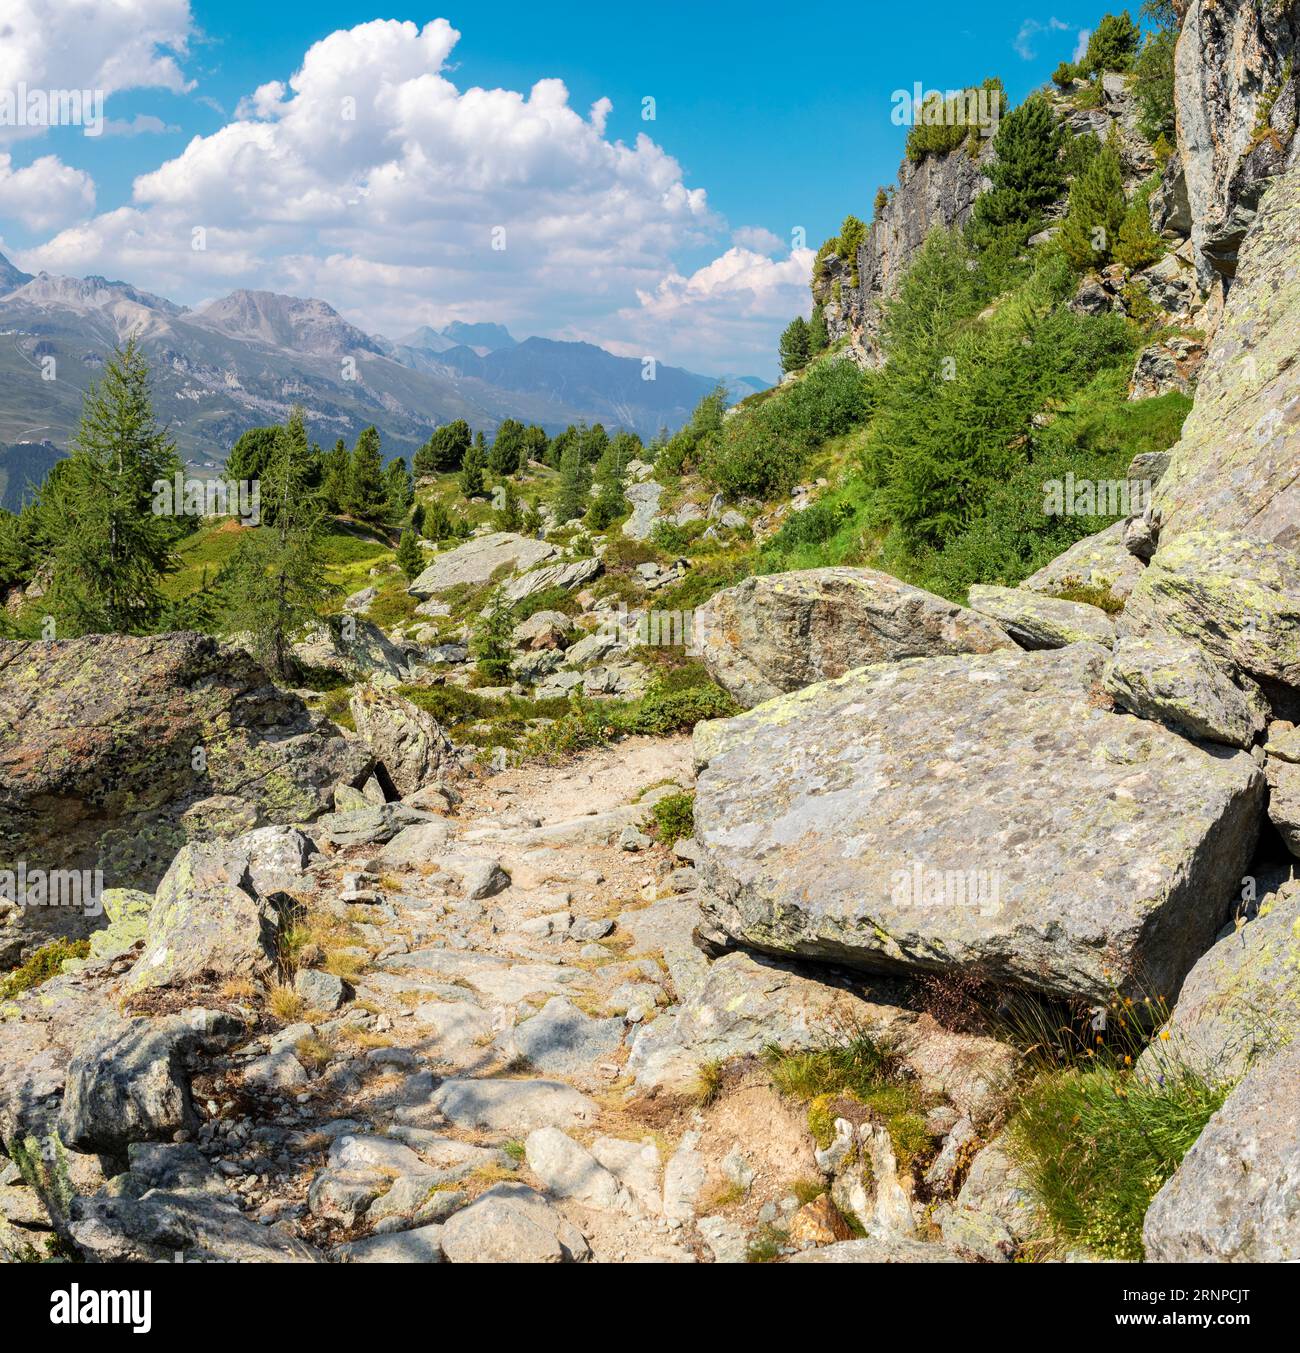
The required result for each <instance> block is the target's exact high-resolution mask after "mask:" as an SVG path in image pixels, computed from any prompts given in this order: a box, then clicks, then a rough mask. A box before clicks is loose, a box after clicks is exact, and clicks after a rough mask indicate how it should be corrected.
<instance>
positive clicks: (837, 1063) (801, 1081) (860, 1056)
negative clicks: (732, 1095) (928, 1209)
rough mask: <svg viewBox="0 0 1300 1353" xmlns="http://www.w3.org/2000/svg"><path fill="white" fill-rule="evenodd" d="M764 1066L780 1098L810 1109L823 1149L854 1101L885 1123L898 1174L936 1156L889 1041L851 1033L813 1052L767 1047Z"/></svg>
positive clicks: (916, 1096) (914, 1092) (912, 1086)
mask: <svg viewBox="0 0 1300 1353" xmlns="http://www.w3.org/2000/svg"><path fill="white" fill-rule="evenodd" d="M763 1064H764V1066H766V1068H767V1070H768V1074H769V1075H770V1076H771V1077H772V1084H773V1086H774V1087H775V1088H776V1089H777V1090H778V1091H779V1092H780V1093H781V1094H783V1095H786V1096H787V1097H789V1098H791V1099H797V1100H800V1101H802V1102H804V1103H806V1104H807V1106H808V1130H809V1132H810V1133H811V1134H812V1137H813V1140H814V1141H815V1142H816V1143H817V1145H818V1146H819V1147H821V1148H823V1149H825V1148H826V1147H828V1146H830V1144H831V1142H832V1141H833V1140H834V1137H835V1119H836V1118H837V1117H841V1116H843V1112H842V1111H843V1109H844V1108H845V1101H853V1102H856V1103H857V1104H860V1105H862V1106H863V1108H864V1109H866V1110H867V1111H868V1113H869V1116H871V1117H872V1118H874V1119H876V1120H878V1121H880V1122H883V1123H884V1125H885V1128H886V1129H887V1131H888V1132H889V1139H890V1142H891V1143H892V1144H893V1147H894V1154H895V1156H896V1157H897V1159H898V1163H899V1166H900V1168H902V1169H906V1168H907V1167H908V1166H909V1165H911V1163H912V1162H913V1161H915V1160H917V1159H918V1158H920V1157H923V1156H925V1155H927V1154H928V1153H929V1152H930V1151H931V1150H932V1148H933V1140H932V1139H931V1137H930V1134H929V1132H928V1131H927V1129H926V1126H925V1118H924V1111H925V1108H926V1103H925V1097H924V1095H923V1094H922V1092H921V1089H920V1086H919V1085H917V1083H916V1081H915V1080H913V1079H912V1078H911V1077H910V1075H909V1074H908V1073H907V1070H906V1068H905V1066H904V1064H903V1061H902V1059H901V1057H900V1056H899V1055H898V1053H897V1052H896V1051H895V1050H894V1049H893V1047H892V1046H891V1045H890V1043H889V1042H888V1041H887V1040H885V1039H880V1038H875V1037H873V1036H872V1035H871V1034H869V1033H867V1032H865V1031H864V1030H862V1029H851V1030H844V1031H842V1032H841V1033H839V1034H837V1035H834V1036H830V1037H828V1038H827V1039H826V1040H825V1041H824V1042H823V1043H822V1044H821V1045H820V1046H818V1047H814V1048H807V1049H799V1050H786V1049H784V1048H782V1047H780V1046H779V1045H777V1044H775V1043H769V1044H768V1045H767V1047H765V1048H764V1049H763Z"/></svg>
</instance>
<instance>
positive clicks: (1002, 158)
mask: <svg viewBox="0 0 1300 1353" xmlns="http://www.w3.org/2000/svg"><path fill="white" fill-rule="evenodd" d="M1065 135H1066V133H1065V131H1064V129H1063V128H1062V127H1061V125H1060V123H1058V122H1057V120H1056V117H1055V115H1054V114H1053V113H1052V109H1051V105H1050V104H1049V103H1048V101H1047V100H1046V99H1045V98H1044V97H1043V96H1042V95H1041V94H1031V95H1030V96H1029V98H1027V99H1026V100H1025V101H1024V103H1022V104H1021V105H1020V107H1018V108H1013V109H1012V110H1011V112H1009V113H1008V114H1007V115H1006V116H1005V117H1004V118H1003V119H1002V120H1001V122H1000V123H999V125H998V131H997V135H996V136H995V137H994V138H993V150H994V159H993V162H992V164H990V165H989V168H988V176H989V178H990V179H991V180H992V182H993V187H992V188H991V189H990V190H989V191H988V192H986V193H983V194H982V195H981V196H980V197H979V198H978V199H977V200H976V202H975V212H974V217H973V226H972V228H973V230H974V233H975V238H976V239H977V240H980V239H981V237H982V236H984V235H986V234H987V233H988V232H993V231H997V230H1000V229H1003V228H1005V227H1009V226H1021V227H1024V230H1023V234H1024V235H1025V236H1026V237H1027V236H1028V234H1029V233H1031V229H1030V228H1031V227H1033V226H1035V225H1036V224H1037V223H1038V221H1039V219H1040V216H1041V213H1042V210H1043V208H1044V207H1046V206H1047V205H1048V204H1049V203H1051V202H1054V201H1055V200H1056V199H1057V197H1059V196H1060V193H1061V189H1062V188H1063V187H1064V184H1065V173H1064V169H1063V168H1062V165H1061V161H1060V151H1061V147H1062V145H1063V144H1064V139H1065Z"/></svg>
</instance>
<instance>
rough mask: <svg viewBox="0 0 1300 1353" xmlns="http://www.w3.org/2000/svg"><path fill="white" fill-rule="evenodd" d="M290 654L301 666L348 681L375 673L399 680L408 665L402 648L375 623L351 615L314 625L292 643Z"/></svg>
mask: <svg viewBox="0 0 1300 1353" xmlns="http://www.w3.org/2000/svg"><path fill="white" fill-rule="evenodd" d="M293 656H294V657H295V658H296V659H297V661H298V662H299V663H301V664H302V665H303V666H304V667H308V668H314V669H317V670H320V671H325V672H336V673H338V674H339V675H340V676H343V677H347V678H348V679H349V680H351V681H356V680H358V679H360V680H365V679H367V678H369V677H372V676H374V675H375V674H376V673H379V674H382V675H383V676H386V677H391V678H393V679H394V680H399V679H400V678H401V677H402V676H404V675H405V674H406V671H407V669H408V667H409V666H410V659H409V657H408V656H407V654H406V651H405V650H404V649H402V648H399V647H398V645H397V644H395V643H393V641H392V640H391V639H390V638H389V637H388V635H386V634H385V633H384V632H383V630H381V629H380V628H379V626H378V625H372V624H371V623H370V621H369V620H358V619H356V618H355V617H354V616H348V617H347V618H346V620H344V621H343V622H331V623H323V624H320V625H316V626H315V627H314V628H313V629H312V631H311V633H310V634H309V635H308V636H307V637H306V638H305V639H303V640H302V641H301V642H299V643H296V644H294V646H293Z"/></svg>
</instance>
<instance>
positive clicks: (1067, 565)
mask: <svg viewBox="0 0 1300 1353" xmlns="http://www.w3.org/2000/svg"><path fill="white" fill-rule="evenodd" d="M1144 567H1145V566H1144V565H1143V564H1142V563H1141V561H1140V560H1138V559H1136V558H1135V557H1134V556H1133V555H1131V554H1130V553H1129V552H1128V550H1127V549H1126V548H1125V546H1124V523H1123V522H1122V521H1117V522H1112V523H1111V525H1109V526H1107V527H1106V528H1105V530H1102V531H1098V532H1097V534H1096V535H1092V536H1085V537H1084V538H1083V539H1082V540H1076V541H1075V542H1074V544H1073V545H1071V546H1070V548H1069V549H1068V550H1066V551H1065V552H1064V553H1062V554H1058V555H1057V556H1056V558H1055V559H1053V560H1052V561H1051V562H1050V563H1047V564H1044V565H1043V567H1042V568H1040V569H1039V570H1038V571H1037V572H1036V573H1031V574H1030V575H1029V577H1028V578H1026V579H1025V580H1024V582H1022V583H1021V584H1020V587H1021V588H1022V589H1024V590H1026V591H1029V592H1037V593H1039V594H1040V595H1042V596H1045V597H1055V596H1059V595H1060V594H1061V593H1062V592H1069V591H1074V590H1077V589H1080V588H1083V589H1087V590H1089V591H1094V590H1099V591H1101V592H1108V593H1110V595H1111V596H1112V597H1113V598H1115V600H1116V601H1120V602H1122V601H1124V600H1126V599H1127V597H1128V595H1129V593H1131V592H1132V591H1133V588H1134V587H1135V586H1136V585H1137V581H1138V579H1139V578H1140V577H1141V576H1142V572H1143V569H1144Z"/></svg>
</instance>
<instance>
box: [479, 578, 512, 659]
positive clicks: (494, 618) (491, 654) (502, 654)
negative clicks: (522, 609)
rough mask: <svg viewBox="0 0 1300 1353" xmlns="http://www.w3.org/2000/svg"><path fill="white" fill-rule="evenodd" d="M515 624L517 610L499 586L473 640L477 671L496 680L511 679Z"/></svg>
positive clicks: (480, 617) (484, 610)
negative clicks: (503, 594) (515, 611)
mask: <svg viewBox="0 0 1300 1353" xmlns="http://www.w3.org/2000/svg"><path fill="white" fill-rule="evenodd" d="M514 626H515V620H514V610H513V608H512V607H511V606H510V604H509V603H508V602H507V601H506V599H505V598H504V597H503V596H502V594H501V591H500V589H498V590H497V591H495V592H494V593H493V594H492V599H491V600H490V601H489V602H488V604H487V606H485V607H484V609H483V612H482V614H481V615H480V616H479V620H478V624H477V626H476V627H475V630H474V634H473V637H472V638H471V640H470V651H471V653H472V654H473V656H474V659H475V661H476V663H477V664H478V670H479V671H480V672H482V673H483V675H484V676H486V677H490V678H492V679H493V680H494V681H508V680H509V679H510V658H511V655H512V654H513V652H514V648H513V644H512V639H513V635H514Z"/></svg>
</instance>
